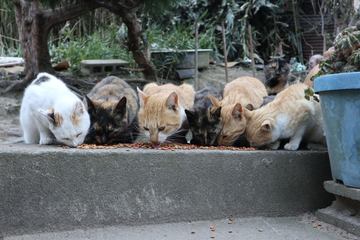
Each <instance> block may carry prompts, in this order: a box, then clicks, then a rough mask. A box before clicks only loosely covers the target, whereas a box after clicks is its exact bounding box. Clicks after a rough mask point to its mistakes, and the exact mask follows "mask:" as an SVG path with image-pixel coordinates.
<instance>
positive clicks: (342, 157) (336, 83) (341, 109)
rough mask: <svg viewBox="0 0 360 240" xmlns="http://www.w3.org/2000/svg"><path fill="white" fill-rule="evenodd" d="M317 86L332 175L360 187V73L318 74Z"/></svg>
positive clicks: (340, 180) (351, 185)
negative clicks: (319, 75)
mask: <svg viewBox="0 0 360 240" xmlns="http://www.w3.org/2000/svg"><path fill="white" fill-rule="evenodd" d="M314 88H315V92H318V93H319V95H320V100H321V101H320V102H321V109H322V113H323V118H324V125H325V126H324V128H325V129H324V130H325V134H326V142H327V145H328V151H329V157H330V166H331V173H332V176H333V178H334V180H335V181H338V182H342V183H344V185H346V186H349V187H357V188H360V134H359V129H360V72H352V73H340V74H331V75H325V76H321V77H318V78H316V79H315V83H314Z"/></svg>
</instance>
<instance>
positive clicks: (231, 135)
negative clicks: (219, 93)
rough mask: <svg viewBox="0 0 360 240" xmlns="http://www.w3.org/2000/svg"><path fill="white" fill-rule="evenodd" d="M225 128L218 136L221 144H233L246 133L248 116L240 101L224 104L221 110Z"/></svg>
mask: <svg viewBox="0 0 360 240" xmlns="http://www.w3.org/2000/svg"><path fill="white" fill-rule="evenodd" d="M221 119H222V124H223V128H222V130H221V133H220V135H219V138H218V143H219V145H225V146H231V145H233V144H234V142H235V141H236V140H237V139H238V138H239V137H240V136H241V134H243V133H244V131H245V128H246V122H247V121H246V117H245V116H244V110H243V107H242V106H241V104H240V103H237V104H231V105H228V106H223V107H222V110H221Z"/></svg>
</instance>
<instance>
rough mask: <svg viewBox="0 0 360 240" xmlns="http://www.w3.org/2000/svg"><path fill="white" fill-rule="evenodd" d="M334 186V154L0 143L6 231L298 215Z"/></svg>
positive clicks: (0, 203)
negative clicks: (326, 184)
mask: <svg viewBox="0 0 360 240" xmlns="http://www.w3.org/2000/svg"><path fill="white" fill-rule="evenodd" d="M330 178H331V176H330V168H329V161H328V155H327V153H326V152H312V151H296V152H288V151H251V152H245V151H237V152H235V151H217V150H216V151H209V150H207V151H206V150H191V151H190V150H181V151H179V150H178V151H161V150H139V149H103V150H84V149H69V148H67V149H65V148H62V147H55V146H27V145H0V192H1V195H0V232H2V234H10V233H15V234H19V233H31V232H37V231H59V230H69V229H73V228H82V227H94V226H104V225H116V224H126V225H140V224H146V223H151V224H154V223H163V222H179V221H189V220H192V221H195V220H203V219H220V218H226V217H228V216H230V215H232V216H236V217H247V216H295V215H298V214H301V213H304V212H307V211H313V210H316V209H319V208H322V207H325V206H327V205H329V204H330V202H331V195H329V194H328V193H326V192H325V191H324V189H323V186H322V183H323V181H324V180H328V179H330ZM0 234H1V233H0Z"/></svg>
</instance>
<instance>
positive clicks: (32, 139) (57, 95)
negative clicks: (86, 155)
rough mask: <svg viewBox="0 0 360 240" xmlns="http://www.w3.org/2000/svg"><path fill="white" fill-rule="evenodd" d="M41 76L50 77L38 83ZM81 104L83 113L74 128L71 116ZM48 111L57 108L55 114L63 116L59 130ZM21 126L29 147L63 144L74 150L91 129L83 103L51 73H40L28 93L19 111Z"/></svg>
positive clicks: (27, 89) (26, 92)
mask: <svg viewBox="0 0 360 240" xmlns="http://www.w3.org/2000/svg"><path fill="white" fill-rule="evenodd" d="M40 77H48V78H49V80H48V81H45V82H42V83H40V84H35V81H36V80H37V79H38V78H40ZM79 102H80V103H81V106H82V109H83V112H82V113H81V112H79V117H80V121H79V124H77V125H76V126H75V125H74V124H73V123H72V121H71V115H72V113H73V112H74V109H75V106H76V104H79ZM49 109H54V112H55V113H59V114H60V115H61V116H62V118H63V122H62V124H61V125H60V126H59V127H56V126H54V124H53V123H52V122H51V121H50V119H49V118H48V113H49ZM20 124H21V127H22V130H23V134H24V141H25V143H27V144H53V143H55V142H60V143H63V144H65V145H68V146H72V147H75V146H77V145H79V144H81V143H83V141H84V139H85V136H86V134H87V132H88V129H89V126H90V118H89V114H88V113H87V111H86V110H85V106H84V105H83V103H82V101H81V100H80V99H79V98H78V97H77V96H76V95H75V94H74V93H73V92H71V91H70V90H69V89H68V88H67V87H66V85H65V84H64V83H63V82H62V81H61V80H59V79H57V78H56V77H55V76H53V75H50V74H48V73H39V74H38V76H37V78H36V79H35V80H34V81H33V82H32V83H31V84H30V85H29V86H28V87H27V88H26V90H25V93H24V97H23V100H22V104H21V109H20ZM78 134H80V135H78Z"/></svg>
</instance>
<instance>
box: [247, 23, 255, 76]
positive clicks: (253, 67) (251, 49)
mask: <svg viewBox="0 0 360 240" xmlns="http://www.w3.org/2000/svg"><path fill="white" fill-rule="evenodd" d="M248 34H249V46H250V58H251V69H252V73H253V77H255V76H256V68H255V58H254V43H253V38H252V28H251V25H250V24H249V27H248Z"/></svg>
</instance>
